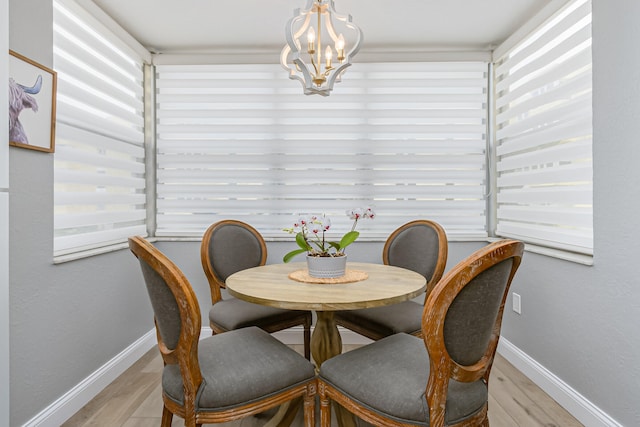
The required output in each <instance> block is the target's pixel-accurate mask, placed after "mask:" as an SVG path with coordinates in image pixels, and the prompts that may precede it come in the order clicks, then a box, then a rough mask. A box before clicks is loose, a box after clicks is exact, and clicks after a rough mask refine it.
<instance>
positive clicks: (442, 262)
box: [335, 219, 449, 341]
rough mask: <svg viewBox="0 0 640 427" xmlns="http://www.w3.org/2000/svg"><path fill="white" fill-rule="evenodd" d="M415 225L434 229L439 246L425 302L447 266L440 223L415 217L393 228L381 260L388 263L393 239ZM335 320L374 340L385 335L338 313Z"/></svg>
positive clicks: (446, 252)
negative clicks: (415, 218)
mask: <svg viewBox="0 0 640 427" xmlns="http://www.w3.org/2000/svg"><path fill="white" fill-rule="evenodd" d="M415 226H426V227H429V228H431V229H433V230H435V232H436V234H437V236H438V248H439V251H438V259H437V261H436V266H435V268H434V270H433V274H432V276H431V277H430V278H429V277H427V278H426V279H427V287H426V290H425V296H424V302H425V303H426V302H427V298H428V297H429V294H430V293H431V291H432V290H433V287H434V286H435V285H436V283H438V281H439V280H440V279H441V278H442V275H443V274H444V270H445V268H446V266H447V255H448V251H449V247H448V241H447V233H446V232H445V231H444V228H442V226H441V225H440V224H438V223H437V222H435V221H431V220H427V219H417V220H414V221H410V222H408V223H406V224H404V225H402V226H400V227H399V228H397V229H396V230H394V231H393V233H391V234H390V235H389V237H387V240H386V241H385V244H384V247H383V249H382V262H383V263H384V264H385V265H390V261H389V256H390V255H389V254H390V252H391V245H392V244H393V241H394V240H395V238H396V237H397V236H398V235H400V234H401V233H403V232H405V231H406V230H407V229H410V228H412V227H415ZM335 320H336V324H337V325H338V326H342V327H344V328H347V329H350V330H352V331H354V332H356V333H358V334H360V335H363V336H365V337H367V338H369V339H372V340H374V341H377V340H380V339H382V338H384V337H385V335H381V334H379V333H377V332H376V331H373V330H370V329H369V328H367V327H366V326H363V325H361V324H360V323H356V322H353V321H351V320H350V319H345V318H342V317H341V316H339V315H336V318H335ZM413 335H415V336H418V337H420V336H422V331H421V330H419V331H416V332H415V333H413Z"/></svg>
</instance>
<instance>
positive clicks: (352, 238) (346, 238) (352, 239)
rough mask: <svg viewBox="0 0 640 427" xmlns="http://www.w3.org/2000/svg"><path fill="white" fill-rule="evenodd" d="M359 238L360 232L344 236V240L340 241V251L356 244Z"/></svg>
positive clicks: (351, 232)
mask: <svg viewBox="0 0 640 427" xmlns="http://www.w3.org/2000/svg"><path fill="white" fill-rule="evenodd" d="M358 236H360V232H359V231H349V232H348V233H347V234H345V235H344V236H342V240H340V249H344V248H346V247H347V246H349V245H350V244H352V243H353V242H355V241H356V239H357V238H358Z"/></svg>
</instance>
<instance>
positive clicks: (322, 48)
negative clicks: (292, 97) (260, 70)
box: [280, 0, 362, 96]
mask: <svg viewBox="0 0 640 427" xmlns="http://www.w3.org/2000/svg"><path fill="white" fill-rule="evenodd" d="M285 35H286V38H287V44H286V45H285V47H284V48H283V49H282V53H281V54H280V63H281V64H282V66H283V67H284V68H285V69H286V70H287V71H288V72H289V78H290V79H292V80H299V81H300V83H302V86H303V88H304V93H305V95H312V94H318V95H322V96H328V95H329V93H330V92H331V90H332V89H333V84H334V83H335V82H336V81H338V82H339V81H340V78H341V77H342V74H343V73H344V72H345V70H346V68H347V67H348V66H350V65H351V62H350V60H351V58H353V56H355V54H356V53H358V50H360V44H361V42H362V31H361V30H360V28H358V27H357V26H356V25H355V24H353V23H352V22H351V15H339V14H338V13H336V11H335V9H334V4H333V0H308V1H307V6H306V8H305V9H302V10H301V9H296V10H295V12H294V16H293V18H291V19H290V20H289V22H287V26H286V27H285ZM301 37H303V38H304V40H303V41H301V40H300V38H301ZM303 47H304V48H303ZM348 47H349V48H348ZM334 55H335V56H334ZM323 56H324V57H323ZM334 58H335V59H334Z"/></svg>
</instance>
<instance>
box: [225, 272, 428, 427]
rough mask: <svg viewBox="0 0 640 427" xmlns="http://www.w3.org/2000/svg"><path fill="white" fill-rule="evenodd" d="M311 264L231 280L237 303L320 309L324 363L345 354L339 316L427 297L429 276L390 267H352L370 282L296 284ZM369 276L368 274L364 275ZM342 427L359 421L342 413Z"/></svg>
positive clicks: (316, 340)
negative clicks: (336, 320) (421, 296)
mask: <svg viewBox="0 0 640 427" xmlns="http://www.w3.org/2000/svg"><path fill="white" fill-rule="evenodd" d="M301 270H306V263H302V262H298V263H290V264H269V265H264V266H260V267H254V268H249V269H247V270H242V271H239V272H237V273H234V274H232V275H231V276H229V277H228V278H227V280H226V281H225V282H226V287H227V290H228V291H229V293H230V294H231V295H233V296H235V297H236V298H240V299H243V300H245V301H249V302H252V303H256V304H262V305H267V306H271V307H279V308H286V309H290V310H314V311H315V312H316V314H317V320H316V324H315V327H314V329H313V333H312V335H311V354H312V356H313V359H314V360H315V362H316V365H317V366H318V367H320V365H322V362H324V361H325V360H327V359H329V358H331V357H333V356H336V355H338V354H340V353H341V352H342V339H341V338H340V333H339V331H338V327H337V326H336V323H335V320H334V316H333V312H334V311H336V310H355V309H360V308H369V307H379V306H383V305H390V304H396V303H399V302H402V301H407V300H410V299H412V298H415V297H417V296H419V295H421V294H422V293H424V291H425V288H426V279H425V278H424V276H422V275H420V274H418V273H416V272H414V271H411V270H407V269H404V268H399V267H394V266H390V265H384V264H369V263H357V262H349V263H347V276H349V272H350V271H352V272H354V273H358V274H355V275H354V276H355V277H366V278H364V279H362V280H358V281H354V282H349V283H307V282H304V281H299V280H294V279H292V278H291V277H290V275H291V274H292V273H294V274H293V275H294V277H297V276H298V275H297V274H295V273H299V272H300V271H301ZM362 273H364V274H362ZM336 416H337V418H338V421H339V424H340V425H341V426H347V425H353V417H351V416H350V414H349V413H345V412H344V411H342V410H337V411H336Z"/></svg>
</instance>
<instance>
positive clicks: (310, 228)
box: [282, 207, 375, 262]
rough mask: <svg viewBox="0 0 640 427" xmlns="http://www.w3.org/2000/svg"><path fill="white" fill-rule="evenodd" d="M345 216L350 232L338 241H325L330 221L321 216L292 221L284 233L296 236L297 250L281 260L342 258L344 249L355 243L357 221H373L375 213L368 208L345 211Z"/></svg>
mask: <svg viewBox="0 0 640 427" xmlns="http://www.w3.org/2000/svg"><path fill="white" fill-rule="evenodd" d="M347 216H348V217H349V218H350V219H352V220H353V225H352V226H351V230H350V231H348V232H347V233H346V234H345V235H343V236H342V238H341V239H340V241H329V240H326V239H325V233H326V232H327V231H329V229H330V228H331V220H330V219H329V218H328V217H327V216H325V215H324V214H323V215H308V216H300V217H298V219H297V220H296V221H294V224H293V227H291V228H285V229H284V231H286V232H287V233H290V234H294V233H295V235H296V243H297V244H298V246H299V248H298V249H295V250H293V251H291V252H289V253H287V254H286V255H285V256H284V257H283V258H282V260H283V261H284V262H289V261H291V259H292V258H293V257H295V256H296V255H300V254H302V253H305V252H306V253H307V254H308V255H311V256H320V257H336V256H343V255H344V249H345V248H346V247H347V246H349V245H350V244H352V243H353V242H355V241H356V239H357V238H358V237H359V236H360V232H359V231H356V226H357V225H358V221H359V220H361V219H363V218H367V219H373V218H374V217H375V213H374V212H373V209H371V208H370V207H366V208H356V209H351V210H348V211H347Z"/></svg>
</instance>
